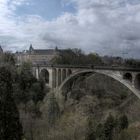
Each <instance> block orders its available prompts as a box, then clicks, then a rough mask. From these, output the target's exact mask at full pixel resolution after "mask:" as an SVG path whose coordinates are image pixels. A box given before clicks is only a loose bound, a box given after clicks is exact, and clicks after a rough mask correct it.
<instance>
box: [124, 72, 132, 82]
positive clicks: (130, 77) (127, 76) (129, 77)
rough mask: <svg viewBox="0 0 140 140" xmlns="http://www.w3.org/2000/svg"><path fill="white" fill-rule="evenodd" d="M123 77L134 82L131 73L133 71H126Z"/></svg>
mask: <svg viewBox="0 0 140 140" xmlns="http://www.w3.org/2000/svg"><path fill="white" fill-rule="evenodd" d="M123 79H125V80H128V81H130V82H132V74H131V73H125V74H124V75H123Z"/></svg>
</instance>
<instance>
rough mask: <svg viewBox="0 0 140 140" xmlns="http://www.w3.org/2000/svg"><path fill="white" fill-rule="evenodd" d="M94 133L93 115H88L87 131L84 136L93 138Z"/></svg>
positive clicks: (86, 139)
mask: <svg viewBox="0 0 140 140" xmlns="http://www.w3.org/2000/svg"><path fill="white" fill-rule="evenodd" d="M95 139H96V134H95V131H94V127H93V116H92V115H89V117H88V119H87V132H86V136H85V140H95Z"/></svg>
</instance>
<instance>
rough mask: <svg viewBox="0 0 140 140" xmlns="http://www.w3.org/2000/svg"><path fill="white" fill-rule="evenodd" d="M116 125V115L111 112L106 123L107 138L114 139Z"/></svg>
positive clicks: (107, 139)
mask: <svg viewBox="0 0 140 140" xmlns="http://www.w3.org/2000/svg"><path fill="white" fill-rule="evenodd" d="M114 126H115V120H114V117H113V116H112V115H111V114H109V116H108V117H107V119H106V122H105V123H104V134H105V140H112V139H113V130H114Z"/></svg>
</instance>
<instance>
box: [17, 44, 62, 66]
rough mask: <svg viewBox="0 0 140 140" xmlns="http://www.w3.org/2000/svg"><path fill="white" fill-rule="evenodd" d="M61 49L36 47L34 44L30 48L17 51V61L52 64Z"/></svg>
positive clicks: (19, 62)
mask: <svg viewBox="0 0 140 140" xmlns="http://www.w3.org/2000/svg"><path fill="white" fill-rule="evenodd" d="M59 54H60V51H59V50H58V48H57V47H56V48H55V49H34V48H33V46H32V44H31V45H30V47H29V50H26V51H23V52H16V54H15V55H16V58H17V63H18V64H21V63H23V62H31V63H32V64H50V63H51V60H52V59H53V58H54V57H56V56H59Z"/></svg>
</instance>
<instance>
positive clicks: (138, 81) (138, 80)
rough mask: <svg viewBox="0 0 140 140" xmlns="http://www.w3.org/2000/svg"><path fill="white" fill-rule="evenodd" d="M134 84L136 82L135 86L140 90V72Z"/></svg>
mask: <svg viewBox="0 0 140 140" xmlns="http://www.w3.org/2000/svg"><path fill="white" fill-rule="evenodd" d="M134 84H135V88H137V89H139V90H140V74H138V75H136V78H135V82H134Z"/></svg>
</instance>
